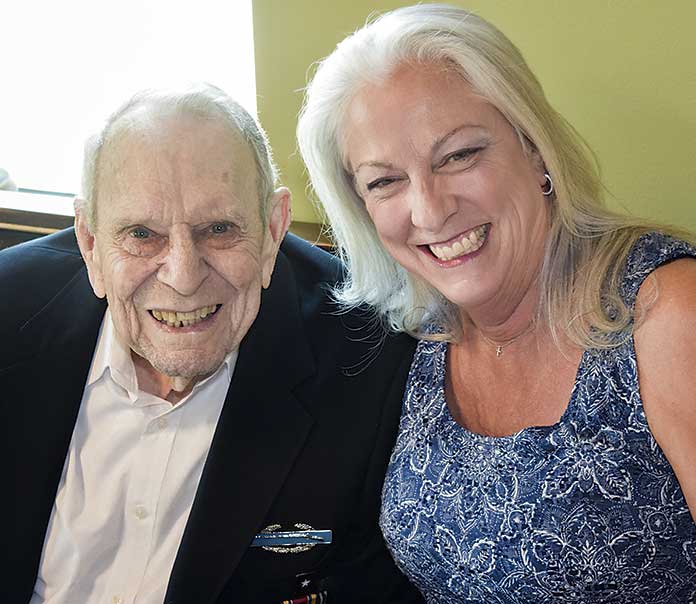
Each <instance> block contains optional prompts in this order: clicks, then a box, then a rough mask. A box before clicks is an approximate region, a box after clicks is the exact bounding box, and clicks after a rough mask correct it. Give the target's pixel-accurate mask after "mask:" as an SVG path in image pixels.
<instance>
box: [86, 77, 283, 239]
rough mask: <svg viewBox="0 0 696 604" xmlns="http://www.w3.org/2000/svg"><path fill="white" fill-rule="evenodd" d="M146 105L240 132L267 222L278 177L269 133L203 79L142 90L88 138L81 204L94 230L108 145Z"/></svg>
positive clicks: (230, 99) (225, 94)
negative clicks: (251, 161) (125, 120)
mask: <svg viewBox="0 0 696 604" xmlns="http://www.w3.org/2000/svg"><path fill="white" fill-rule="evenodd" d="M142 107H148V108H150V109H152V110H154V111H155V112H157V111H162V112H172V111H173V112H176V113H180V114H185V115H193V116H195V117H199V118H201V119H207V120H217V121H219V122H220V123H222V124H224V125H227V126H228V127H229V128H231V129H232V130H233V131H234V132H237V133H239V134H240V135H241V137H242V139H243V140H244V141H245V142H246V143H247V144H248V145H249V148H250V149H251V151H252V153H253V155H254V160H255V162H256V169H257V188H258V193H259V205H260V212H261V217H262V219H263V221H264V223H265V222H266V219H267V213H268V204H269V202H270V200H271V197H272V194H273V191H274V190H275V187H276V182H277V178H278V171H277V169H276V167H275V164H274V163H273V158H272V155H271V149H270V146H269V144H268V138H267V137H266V133H265V132H264V131H263V129H262V128H261V126H260V125H259V124H258V122H257V121H256V120H255V119H254V118H253V117H252V116H251V115H250V114H249V113H248V112H247V111H246V110H245V109H244V108H243V107H242V106H241V105H240V104H239V103H237V102H236V101H235V100H233V99H232V98H231V97H230V96H229V95H228V94H227V93H225V92H224V91H223V90H221V89H220V88H217V87H216V86H213V85H211V84H205V83H201V84H192V85H189V86H185V87H182V88H163V89H147V90H142V91H140V92H138V93H136V94H135V95H134V96H133V97H131V98H130V99H129V100H128V101H126V102H125V103H124V104H123V105H121V106H120V107H119V108H118V109H117V110H116V111H115V112H114V113H112V114H111V115H110V116H109V118H108V119H107V120H106V122H105V123H104V125H103V127H102V128H101V129H100V130H99V132H97V133H96V134H94V135H93V136H91V137H90V138H89V139H88V140H87V142H86V143H85V153H84V164H83V170H82V193H81V198H82V200H81V204H82V207H83V209H84V211H85V213H86V217H87V223H88V225H89V227H90V229H92V230H94V228H95V226H96V221H97V200H98V198H99V185H100V182H99V176H100V167H101V165H102V152H103V151H104V147H105V145H106V143H107V142H108V140H109V138H110V137H111V136H112V135H113V134H115V133H116V132H118V133H119V134H122V133H123V131H125V132H126V133H127V130H128V124H127V123H125V124H124V125H122V127H120V126H121V124H119V122H121V121H122V120H123V118H127V117H128V116H129V115H130V114H131V113H133V112H134V111H136V110H138V109H140V108H142Z"/></svg>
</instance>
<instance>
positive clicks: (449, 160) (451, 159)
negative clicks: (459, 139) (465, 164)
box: [439, 147, 483, 167]
mask: <svg viewBox="0 0 696 604" xmlns="http://www.w3.org/2000/svg"><path fill="white" fill-rule="evenodd" d="M482 150H483V147H468V148H465V149H459V150H458V151H455V152H454V153H450V154H449V155H446V156H445V157H444V159H443V160H442V161H441V162H440V164H439V167H442V166H446V165H447V164H453V163H457V162H461V161H470V160H471V159H473V158H474V156H475V155H476V154H477V153H479V152H480V151H482Z"/></svg>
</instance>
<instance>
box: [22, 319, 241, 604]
mask: <svg viewBox="0 0 696 604" xmlns="http://www.w3.org/2000/svg"><path fill="white" fill-rule="evenodd" d="M236 360H237V353H236V351H235V352H232V353H231V354H230V355H228V357H227V358H226V359H225V362H224V363H223V364H222V365H221V367H220V368H219V369H218V370H217V371H216V372H215V373H214V374H213V375H211V376H210V377H208V378H207V379H205V380H203V381H201V382H199V383H198V384H196V385H195V386H194V387H193V389H192V391H191V393H190V394H189V395H188V396H186V397H185V398H184V399H182V400H181V401H180V402H179V403H177V404H176V405H172V404H171V403H169V402H168V401H166V400H163V399H161V398H159V397H157V396H154V395H151V394H147V393H145V392H142V391H140V390H138V385H137V378H136V374H135V368H134V366H133V362H132V360H131V356H130V351H129V350H125V349H124V347H123V346H122V345H121V344H119V342H118V340H117V339H116V337H115V333H114V327H113V322H112V320H111V315H110V313H109V311H108V309H107V311H106V314H105V316H104V320H103V322H102V326H101V330H100V333H99V339H98V341H97V347H96V349H95V352H94V356H93V358H92V365H91V368H90V372H89V375H88V378H87V384H86V386H85V390H84V393H83V395H82V404H81V406H80V411H79V414H78V417H77V423H76V424H75V429H74V431H73V435H72V440H71V442H70V448H69V450H68V455H67V457H66V460H65V466H64V468H63V474H62V477H61V480H60V484H59V486H58V492H57V494H56V500H55V503H54V505H53V511H52V512H51V519H50V522H49V525H48V530H47V532H46V538H45V541H44V547H43V553H42V556H41V563H40V566H39V574H38V578H37V581H36V584H35V586H34V595H33V597H32V599H31V604H92V603H99V604H101V603H104V604H162V602H163V601H164V596H165V593H166V590H167V584H168V582H169V576H170V574H171V571H172V566H173V564H174V559H175V558H176V554H177V550H178V548H179V543H180V542H181V537H182V535H183V532H184V527H185V526H186V522H187V519H188V515H189V512H190V511H191V505H192V504H193V499H194V496H195V494H196V489H197V488H198V483H199V481H200V478H201V473H202V471H203V465H204V463H205V459H206V457H207V455H208V450H209V448H210V443H211V440H212V438H213V434H214V432H215V426H216V425H217V421H218V418H219V416H220V412H221V410H222V406H223V403H224V401H225V397H226V395H227V390H228V388H229V384H230V380H231V379H232V374H233V372H234V366H235V363H236ZM55 403H56V404H58V405H59V404H60V403H61V401H60V400H58V399H57V400H56V401H55ZM37 480H40V477H37Z"/></svg>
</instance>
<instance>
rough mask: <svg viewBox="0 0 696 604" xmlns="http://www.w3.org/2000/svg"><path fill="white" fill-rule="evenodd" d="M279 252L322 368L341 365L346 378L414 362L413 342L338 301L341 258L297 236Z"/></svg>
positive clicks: (363, 311)
mask: <svg viewBox="0 0 696 604" xmlns="http://www.w3.org/2000/svg"><path fill="white" fill-rule="evenodd" d="M281 251H282V252H283V256H284V257H285V258H286V259H287V261H288V262H289V264H290V266H291V270H292V273H293V275H294V279H295V283H296V285H297V286H298V294H299V304H300V308H301V313H302V316H303V319H304V321H305V327H306V329H307V332H308V335H309V339H310V341H311V342H312V346H313V348H314V349H315V353H316V354H317V358H318V359H319V363H320V365H327V369H330V368H331V367H332V366H333V367H334V369H335V365H336V363H338V366H340V368H341V370H345V372H346V373H347V374H348V373H351V374H360V373H362V372H363V371H364V370H367V369H369V370H376V371H379V369H378V368H379V367H382V368H384V366H385V363H386V365H392V366H393V365H394V363H397V362H400V361H401V360H402V359H403V358H404V357H408V358H410V356H411V354H412V352H413V349H414V347H415V341H414V340H413V339H411V338H410V337H409V336H407V335H405V334H394V333H392V332H391V331H390V330H389V329H388V328H387V326H386V325H385V324H384V322H383V321H382V320H381V319H380V318H379V317H378V315H377V314H376V312H375V311H374V309H372V308H369V307H357V308H350V309H347V308H343V307H341V306H340V305H339V304H338V303H337V302H336V301H335V299H334V296H333V289H334V287H335V286H336V285H338V284H339V283H340V282H341V280H342V279H343V278H344V277H345V272H344V269H343V264H342V263H341V261H340V260H339V259H338V258H336V257H335V256H334V255H332V254H330V253H328V252H325V251H324V250H321V249H320V248H318V247H316V246H314V245H312V244H310V243H308V242H306V241H304V240H302V239H300V238H299V237H296V236H294V235H288V236H287V237H286V238H285V241H284V242H283V245H282V246H281ZM370 372H371V371H367V373H368V374H369V373H370Z"/></svg>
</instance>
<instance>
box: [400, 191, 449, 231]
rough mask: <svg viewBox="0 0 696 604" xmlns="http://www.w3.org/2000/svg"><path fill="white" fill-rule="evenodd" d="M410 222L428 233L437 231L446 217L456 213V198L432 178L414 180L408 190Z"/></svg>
mask: <svg viewBox="0 0 696 604" xmlns="http://www.w3.org/2000/svg"><path fill="white" fill-rule="evenodd" d="M409 207H410V209H411V223H412V224H413V226H414V227H416V228H418V229H421V230H423V231H428V232H430V233H438V232H439V231H440V230H441V229H442V227H443V225H444V224H445V223H446V222H447V219H448V218H449V217H450V216H452V215H453V214H455V213H456V211H457V200H456V199H455V197H454V195H452V193H451V192H447V191H442V190H440V189H439V188H438V187H437V184H436V183H435V182H434V181H433V180H432V179H428V180H424V181H420V182H419V181H416V182H414V183H413V185H412V186H411V190H410V191H409Z"/></svg>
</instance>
